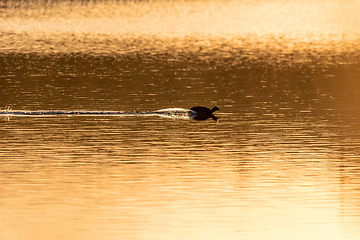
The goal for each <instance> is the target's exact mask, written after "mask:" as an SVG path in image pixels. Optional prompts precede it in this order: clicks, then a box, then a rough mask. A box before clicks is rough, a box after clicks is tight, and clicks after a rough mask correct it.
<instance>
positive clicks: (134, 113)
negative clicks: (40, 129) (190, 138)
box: [0, 108, 189, 119]
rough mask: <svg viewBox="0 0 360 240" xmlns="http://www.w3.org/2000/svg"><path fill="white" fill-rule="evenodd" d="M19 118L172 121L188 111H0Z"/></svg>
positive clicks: (182, 116) (187, 117) (172, 109)
mask: <svg viewBox="0 0 360 240" xmlns="http://www.w3.org/2000/svg"><path fill="white" fill-rule="evenodd" d="M1 115H2V116H5V117H10V116H20V117H46V116H64V115H66V116H121V117H126V116H160V117H166V118H173V119H175V118H176V119H178V118H180V119H189V110H186V109H183V108H166V109H160V110H156V111H131V112H124V111H69V110H49V111H47V110H41V111H21V110H11V109H6V110H2V111H0V116H1Z"/></svg>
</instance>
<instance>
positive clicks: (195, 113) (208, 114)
mask: <svg viewBox="0 0 360 240" xmlns="http://www.w3.org/2000/svg"><path fill="white" fill-rule="evenodd" d="M217 110H220V108H218V107H213V109H211V110H210V109H209V108H207V107H201V106H198V107H193V108H191V109H190V117H191V118H192V119H195V120H206V119H209V118H212V119H214V120H215V121H217V120H218V118H217V117H215V116H214V115H213V112H215V111H217Z"/></svg>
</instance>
